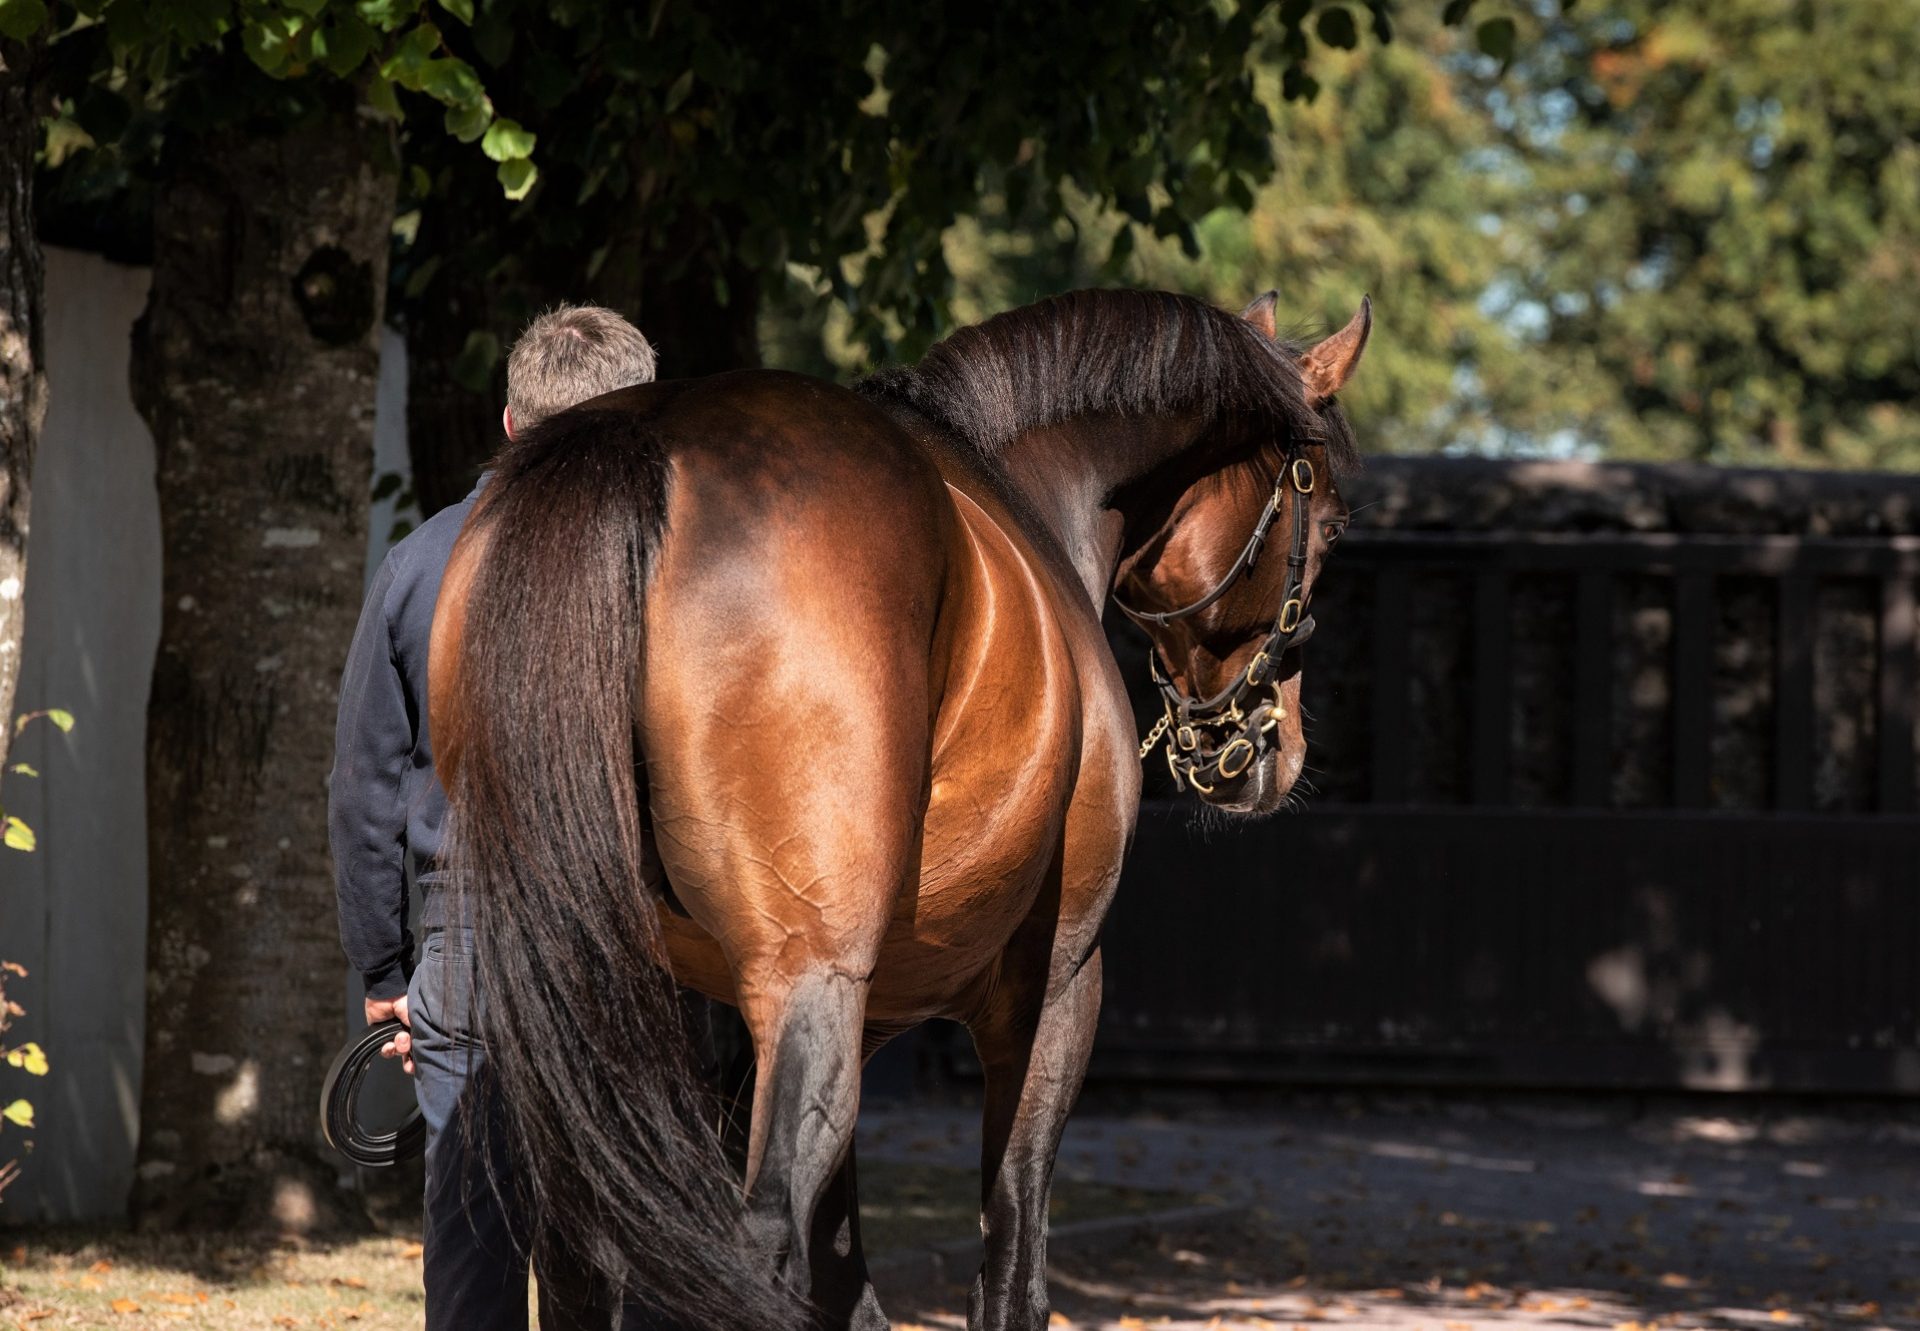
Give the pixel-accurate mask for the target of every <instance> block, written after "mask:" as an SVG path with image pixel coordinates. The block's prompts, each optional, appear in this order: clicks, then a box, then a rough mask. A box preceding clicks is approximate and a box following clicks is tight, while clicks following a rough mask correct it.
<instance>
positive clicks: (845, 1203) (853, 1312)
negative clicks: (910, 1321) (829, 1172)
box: [812, 1146, 887, 1331]
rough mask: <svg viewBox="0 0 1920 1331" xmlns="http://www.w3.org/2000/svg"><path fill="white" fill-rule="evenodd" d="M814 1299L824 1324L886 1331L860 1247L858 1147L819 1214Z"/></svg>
mask: <svg viewBox="0 0 1920 1331" xmlns="http://www.w3.org/2000/svg"><path fill="white" fill-rule="evenodd" d="M812 1262H813V1301H814V1303H815V1304H816V1305H817V1306H818V1307H819V1309H820V1312H821V1315H822V1317H823V1319H824V1325H826V1326H829V1327H835V1328H838V1327H843V1326H844V1327H846V1328H848V1331H886V1328H887V1316H886V1314H885V1313H883V1312H881V1311H880V1299H879V1297H878V1296H877V1295H876V1294H875V1293H874V1292H873V1281H872V1280H871V1279H870V1278H869V1277H868V1275H867V1257H866V1254H865V1253H864V1252H863V1251H862V1250H861V1247H860V1200H859V1184H858V1179H857V1177H856V1174H855V1170H854V1166H853V1148H852V1147H851V1146H849V1147H848V1148H847V1159H846V1163H845V1164H843V1165H841V1166H840V1171H839V1172H838V1173H837V1174H835V1175H834V1176H833V1181H832V1182H831V1183H829V1184H828V1185H827V1190H826V1192H824V1193H823V1194H821V1197H820V1205H819V1206H818V1207H817V1208H815V1210H814V1213H813V1235H812Z"/></svg>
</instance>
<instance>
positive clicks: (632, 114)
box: [398, 0, 1390, 382]
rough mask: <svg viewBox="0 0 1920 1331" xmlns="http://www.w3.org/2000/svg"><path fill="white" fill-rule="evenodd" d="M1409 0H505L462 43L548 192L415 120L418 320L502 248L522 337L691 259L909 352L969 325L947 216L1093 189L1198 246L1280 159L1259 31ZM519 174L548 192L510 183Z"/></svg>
mask: <svg viewBox="0 0 1920 1331" xmlns="http://www.w3.org/2000/svg"><path fill="white" fill-rule="evenodd" d="M1387 12H1388V6H1387V4H1385V3H1384V2H1383V0H1375V2H1373V3H1367V4H1347V5H1341V4H1319V5H1316V4H1313V3H1301V2H1300V0H1288V2H1287V3H1283V4H1278V5H1275V4H1260V3H1250V4H1238V5H1221V4H1216V3H1213V2H1212V0H1151V2H1149V3H1143V2H1142V0H1090V3H1089V4H1085V5H1080V6H1069V7H1062V6H1049V5H1034V6H977V5H965V6H962V5H942V4H933V5H916V6H901V5H895V4H890V3H883V2H882V0H861V2H860V3H851V4H846V5H841V6H828V7H822V6H792V5H776V4H766V5H747V6H744V7H742V6H729V7H728V8H727V12H726V15H725V18H724V19H723V18H722V17H721V16H720V15H718V14H717V13H715V12H713V11H710V10H703V9H701V8H699V7H695V6H677V5H663V4H654V5H650V6H634V5H615V4H592V3H581V4H570V5H561V6H553V5H547V4H539V3H534V2H533V0H479V3H478V4H477V5H476V6H475V10H474V18H473V23H472V26H471V28H470V29H468V30H465V31H463V32H462V33H460V34H459V35H458V37H457V38H456V36H455V35H454V34H452V33H449V34H448V40H449V42H450V43H452V44H453V45H454V46H455V48H456V49H457V50H459V51H460V52H462V53H464V54H465V55H466V56H467V57H468V59H469V61H470V63H471V64H472V65H473V67H474V68H475V69H476V70H478V71H479V73H480V76H481V78H482V79H483V80H484V82H485V84H486V86H487V89H488V92H489V94H490V96H491V97H492V99H493V101H494V103H495V105H496V106H497V107H498V108H499V112H498V114H499V115H500V116H502V117H504V118H508V119H502V120H501V121H500V122H498V124H497V125H496V130H498V137H497V139H496V138H495V137H494V135H493V133H492V132H489V137H488V138H487V139H485V140H483V141H482V147H483V149H484V150H485V151H487V153H488V154H489V155H492V153H493V152H494V151H495V149H496V148H504V147H511V148H512V149H514V150H516V151H520V150H523V149H524V150H527V151H530V150H531V148H532V146H533V144H534V142H536V141H537V143H538V153H537V156H538V159H539V161H540V163H541V166H542V170H543V172H544V173H545V179H544V180H543V181H542V182H541V183H540V185H539V187H538V188H537V189H534V190H531V191H529V189H528V184H529V182H528V181H526V180H525V179H523V178H522V177H520V176H519V175H518V174H516V173H515V172H514V171H512V170H510V169H509V166H508V165H507V164H504V163H503V164H502V165H501V167H500V169H499V171H498V185H497V186H489V184H488V183H487V182H486V181H485V180H484V179H483V178H482V176H481V173H480V171H479V170H478V168H477V167H476V164H475V163H473V162H472V161H471V160H470V159H468V158H466V157H464V156H462V155H460V154H457V153H454V152H452V151H450V150H449V147H448V145H447V144H446V143H445V141H444V140H438V141H436V140H434V139H433V138H431V137H429V136H427V135H425V134H423V133H421V132H419V131H418V130H416V129H413V128H411V127H410V130H409V137H408V142H407V145H406V149H405V151H406V154H407V157H408V159H409V161H411V162H413V163H415V164H417V165H418V166H419V167H421V168H422V169H421V171H420V172H418V173H417V174H416V176H415V179H414V180H413V183H412V186H411V188H410V190H409V195H408V198H407V200H406V202H405V203H404V204H403V207H404V208H406V209H409V210H412V209H418V210H419V211H420V215H421V219H422V220H421V222H420V229H419V231H418V233H417V239H416V241H415V244H414V245H413V246H411V247H409V251H408V252H405V253H403V254H402V256H401V258H400V262H399V264H398V272H399V273H400V275H401V276H400V280H401V282H402V283H403V287H402V294H401V296H400V300H399V301H398V304H399V305H400V307H401V308H402V310H403V312H404V313H405V315H406V317H408V318H409V319H428V318H434V317H441V316H442V315H443V312H444V311H445V310H446V309H448V308H449V307H450V306H470V305H471V304H472V303H473V298H472V297H468V298H466V299H462V298H461V295H460V286H461V284H462V283H472V282H473V280H474V275H475V274H476V272H478V273H480V274H483V275H484V286H485V288H486V298H487V300H488V302H489V304H490V306H491V311H490V312H491V314H492V320H493V321H492V326H491V328H490V330H489V331H490V332H491V333H492V334H493V335H494V336H495V338H496V339H497V340H502V341H504V340H505V339H506V338H508V337H510V336H511V335H512V334H513V333H514V332H516V331H517V325H518V324H519V323H520V322H521V321H522V320H523V319H524V318H525V316H526V314H527V313H528V312H529V311H530V309H531V308H533V307H534V306H536V305H538V304H539V303H540V302H541V301H542V300H546V299H552V298H554V297H555V296H558V295H571V296H574V297H576V298H577V297H579V296H581V295H583V294H586V293H587V290H588V289H592V290H594V291H597V292H599V293H600V294H601V296H602V298H603V299H611V300H614V302H615V303H623V302H622V301H621V299H620V297H622V296H624V297H625V298H626V299H625V302H624V303H626V304H628V305H629V307H631V306H632V305H634V304H638V303H639V301H640V293H641V292H642V290H653V289H655V288H657V286H658V285H659V284H661V283H675V284H679V286H680V287H681V288H682V289H684V290H685V291H687V292H688V293H689V296H688V299H690V300H691V299H698V300H700V301H702V302H704V303H707V304H710V305H713V306H716V307H729V308H732V309H734V310H737V311H742V310H743V311H751V309H752V308H753V305H754V303H755V300H756V299H757V297H758V296H759V295H760V294H761V293H762V292H767V293H771V294H773V295H774V296H775V297H776V299H778V300H781V301H797V302H798V303H799V304H800V305H801V306H803V307H812V308H813V309H814V310H816V311H818V310H819V309H821V308H823V307H824V306H827V305H832V306H834V307H837V308H838V309H840V310H841V311H844V313H845V316H846V318H847V321H848V331H849V335H850V336H851V337H853V338H854V339H856V340H857V341H858V342H859V343H860V344H861V345H862V346H863V347H865V348H866V349H867V351H868V353H869V354H870V355H872V356H875V357H879V356H898V355H904V356H910V355H913V354H916V353H917V351H918V350H919V349H920V348H922V347H924V346H925V345H926V344H927V343H928V342H929V341H931V340H932V339H933V338H934V337H936V336H938V335H939V334H940V333H942V332H943V331H945V329H946V328H947V327H949V326H950V320H949V316H948V309H947V303H948V301H949V299H950V298H951V296H952V294H953V285H952V275H951V273H950V272H949V270H948V267H947V262H946V255H945V251H944V249H943V247H942V245H941V235H942V233H943V232H944V231H945V230H946V228H948V227H949V226H951V225H953V223H954V222H955V221H956V220H957V219H960V218H962V217H966V216H968V215H971V214H972V213H974V212H976V211H977V210H978V209H979V208H980V207H981V206H982V202H983V200H985V199H988V198H990V197H991V198H1006V199H1010V200H1013V201H1014V205H1015V207H1016V208H1017V209H1018V210H1020V211H1021V212H1022V213H1023V214H1024V213H1027V212H1032V213H1033V214H1035V215H1038V216H1041V217H1048V218H1051V217H1059V216H1063V215H1064V214H1065V211H1066V208H1067V201H1068V199H1069V197H1071V196H1072V195H1076V194H1077V195H1080V196H1085V197H1091V198H1096V199H1100V200H1103V201H1105V202H1107V203H1109V204H1110V205H1111V206H1113V207H1115V208H1117V209H1119V210H1121V211H1123V212H1124V213H1125V214H1127V215H1128V216H1130V217H1132V218H1134V219H1136V220H1137V221H1138V222H1139V223H1140V225H1141V226H1142V227H1143V228H1144V229H1145V230H1146V231H1147V232H1148V233H1149V234H1152V235H1154V236H1157V237H1162V238H1166V239H1169V240H1171V241H1173V242H1174V243H1177V244H1180V245H1182V246H1184V247H1185V248H1187V249H1188V250H1189V251H1192V250H1194V248H1195V247H1196V246H1197V244H1198V241H1197V237H1196V235H1195V231H1194V227H1195V224H1196V223H1197V221H1198V220H1199V219H1201V218H1203V217H1205V216H1207V215H1208V214H1210V213H1212V212H1213V211H1214V210H1216V209H1217V208H1220V207H1222V206H1228V205H1234V204H1237V203H1243V202H1244V201H1246V200H1247V199H1248V198H1250V197H1251V191H1252V189H1253V188H1255V187H1257V186H1258V184H1259V183H1260V182H1261V181H1263V180H1265V179H1266V178H1268V177H1269V176H1270V175H1271V173H1272V170H1273V154H1272V132H1271V131H1272V121H1271V111H1270V107H1269V103H1268V101H1267V100H1266V99H1263V98H1261V97H1259V96H1257V95H1256V92H1255V86H1254V72H1253V71H1254V64H1255V61H1256V59H1257V57H1258V56H1259V55H1260V53H1261V52H1263V51H1264V52H1265V53H1266V55H1267V58H1268V59H1269V60H1270V61H1273V62H1277V63H1278V64H1281V65H1285V66H1289V67H1291V66H1295V65H1298V64H1300V63H1301V62H1303V61H1305V60H1307V59H1308V58H1309V57H1310V55H1311V53H1312V51H1313V50H1315V49H1317V48H1318V46H1319V45H1321V44H1334V45H1339V46H1343V47H1347V46H1353V47H1358V46H1360V45H1362V44H1363V40H1364V39H1363V37H1362V32H1361V25H1362V23H1363V21H1364V22H1366V23H1367V24H1368V25H1369V26H1370V28H1371V31H1372V33H1373V35H1374V37H1375V38H1376V39H1377V38H1379V37H1382V36H1385V35H1386V34H1388V33H1389V32H1390V28H1389V26H1388V21H1387ZM1297 91H1299V92H1300V93H1302V94H1303V95H1304V92H1305V88H1304V87H1303V88H1300V89H1298V90H1297ZM509 125H510V128H506V126H509ZM522 133H524V134H525V136H526V137H525V138H524V140H523V139H521V138H520V137H519V135H520V134H522ZM500 186H504V187H505V189H506V191H507V194H508V197H509V198H510V199H514V198H520V197H522V196H523V195H524V196H526V198H527V204H526V206H524V207H521V208H517V209H516V208H510V207H506V206H503V205H501V204H500V203H499V202H497V200H495V199H489V198H488V197H487V192H488V190H489V189H490V188H498V187H500ZM790 271H797V272H798V273H799V274H800V276H801V279H802V280H801V281H799V282H797V283H790V281H789V273H790ZM743 288H751V289H743ZM609 293H611V294H609ZM723 313H724V312H723ZM642 315H643V317H648V316H647V315H646V312H645V311H644V310H643V311H642ZM676 350H678V348H675V347H672V346H669V347H668V348H667V353H668V355H669V357H671V356H672V355H673V354H674V353H675V351H676ZM683 363H684V362H683ZM471 370H472V367H471V366H467V367H466V369H465V372H463V373H462V374H461V376H460V377H461V380H462V382H466V381H467V380H468V379H469V378H470V377H471Z"/></svg>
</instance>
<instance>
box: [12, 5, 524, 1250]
mask: <svg viewBox="0 0 1920 1331" xmlns="http://www.w3.org/2000/svg"><path fill="white" fill-rule="evenodd" d="M52 22H53V24H54V25H55V26H56V27H59V28H61V30H62V35H61V38H60V40H59V41H58V42H56V43H55V44H54V47H53V50H52V57H53V58H52V60H51V62H50V67H51V71H52V72H51V79H52V87H53V91H54V95H55V97H56V99H57V110H58V115H57V118H56V119H55V121H54V123H53V125H52V127H51V129H50V131H49V140H48V149H49V157H50V158H54V159H58V160H60V161H66V160H67V159H72V162H73V169H72V170H71V171H69V172H68V173H67V175H66V177H65V179H64V180H63V181H62V182H61V186H60V187H59V188H57V189H56V192H55V195H54V200H53V201H54V203H55V205H56V206H55V209H54V213H55V215H56V216H58V215H59V214H60V211H61V209H62V208H64V209H66V210H68V211H69V212H71V211H72V210H73V207H74V205H75V203H76V202H80V203H82V204H84V202H85V201H86V199H87V198H88V196H89V195H90V194H92V195H96V196H101V195H104V196H105V197H108V198H117V199H120V200H123V201H124V202H125V203H126V204H127V206H128V210H129V211H133V212H135V213H136V215H137V216H139V217H140V219H141V220H143V221H144V222H145V223H146V234H145V239H146V241H147V243H148V251H149V254H150V260H151V263H152V265H153V285H152V289H151V294H150V297H149V301H148V306H147V310H146V312H145V314H144V315H143V317H142V319H141V322H140V325H139V326H138V327H137V329H136V331H135V338H134V356H133V389H134V399H135V403H136V405H137V406H138V407H139V409H140V411H141V414H142V415H143V416H144V417H145V418H146V420H147V423H148V425H149V427H150V428H151V430H152V431H153V436H154V441H155V445H156V448H157V452H158V468H157V480H158V487H159V497H160V519H161V534H162V546H163V555H164V565H163V569H162V596H163V608H162V621H161V635H160V645H159V652H158V656H157V659H156V662H155V668H154V682H153V689H152V693H151V696H150V699H149V702H148V711H147V795H148V817H147V830H148V841H149V865H150V875H151V877H150V891H149V917H148V919H149V922H148V968H149V986H148V1009H147V1031H146V1035H147V1056H146V1060H145V1073H144V1079H143V1085H142V1103H141V1119H140V1122H141V1144H140V1170H139V1178H140V1187H139V1191H138V1195H137V1196H136V1198H135V1207H136V1210H141V1211H145V1212H148V1213H149V1214H152V1213H154V1212H164V1213H166V1214H168V1215H176V1216H177V1215H189V1216H201V1217H206V1218H211V1219H230V1218H231V1216H232V1212H233V1210H234V1209H235V1208H236V1207H240V1206H247V1207H254V1206H258V1205H260V1204H262V1203H265V1204H267V1205H270V1206H271V1207H272V1209H273V1212H274V1216H275V1219H276V1220H277V1221H278V1222H279V1223H281V1224H289V1225H300V1224H303V1223H308V1222H310V1221H312V1220H313V1219H314V1218H315V1211H316V1208H317V1206H318V1204H320V1203H321V1202H322V1201H324V1200H325V1199H326V1198H328V1197H329V1196H330V1195H331V1188H330V1178H331V1171H329V1170H326V1169H324V1168H323V1167H321V1166H320V1162H319V1154H318V1148H317V1143H316V1142H315V1139H314V1131H313V1105H314V1102H315V1101H314V1097H315V1094H316V1091H317V1078H318V1077H319V1075H320V1072H321V1070H322V1069H324V1068H325V1066H326V1064H327V1061H328V1059H329V1057H330V1056H331V1052H332V1050H333V1048H334V1046H335V1045H336V1044H337V1043H338V1035H339V979H338V977H339V961H338V942H337V937H338V934H337V927H336V924H335V919H334V907H333V901H334V893H333V886H332V878H331V874H330V873H329V872H328V868H327V862H326V856H325V852H324V850H323V849H322V848H323V847H324V845H325V831H324V819H325V802H326V773H327V769H328V767H329V765H330V760H331V741H332V732H333V714H334V705H335V699H336V696H337V683H338V678H339V668H340V661H341V658H342V655H343V654H344V649H345V644H346V642H347V641H348V639H349V637H350V636H351V634H352V631H353V625H354V622H355V619H356V618H357V615H358V611H359V606H360V594H361V580H362V570H363V567H364V563H365V557H366V535H367V533H366V515H367V506H368V478H369V473H370V471H371V468H372V432H373V415H374V404H375V392H374V390H375V383H376V380H377V374H378V363H379V350H378V339H379V329H380V325H381V319H382V312H383V309H384V305H385V297H386V289H387V266H388V254H389V249H390V237H391V229H392V221H393V200H394V195H395V182H396V179H397V175H398V166H399V163H398V158H397V154H396V151H395V144H394V131H393V123H392V122H393V120H394V119H395V118H396V117H397V116H398V115H399V113H400V107H399V104H398V101H397V95H396V88H397V87H410V88H418V89H420V90H421V91H422V92H423V93H424V94H428V95H430V96H431V97H432V98H434V99H436V101H437V102H438V103H441V104H443V105H444V108H445V115H446V118H447V121H448V123H449V125H450V126H451V127H454V128H457V129H458V131H459V132H460V133H461V134H469V131H471V134H470V136H471V137H481V136H483V135H485V134H488V133H492V132H494V130H495V128H496V127H495V126H494V125H493V124H492V116H491V111H490V108H488V107H487V106H486V103H485V95H484V92H483V90H482V89H481V88H480V86H479V83H478V80H477V79H476V78H475V77H474V75H473V74H472V71H471V70H470V69H467V68H466V67H465V66H464V65H463V64H461V63H460V62H459V61H457V60H454V59H452V58H450V57H448V56H446V55H445V54H444V53H443V52H442V50H441V42H440V39H439V35H438V31H437V29H435V28H434V27H433V25H432V24H431V23H430V22H428V21H426V20H425V19H424V18H423V17H422V16H421V11H420V9H419V6H418V5H414V4H389V3H382V4H338V5H331V6H329V5H325V4H304V3H303V4H293V5H286V6H281V5H276V4H272V3H261V2H259V0H248V2H247V3H241V4H237V5H214V6H199V7H194V6H162V5H157V4H156V5H146V4H142V3H137V2H136V0H105V2H104V3H96V4H91V5H82V6H80V7H79V8H78V9H77V10H76V11H73V12H65V11H62V12H59V13H56V14H55V15H53V16H52ZM376 48H378V51H377V54H378V56H379V59H378V62H377V66H376V62H375V56H376ZM499 137H500V136H499V135H498V134H497V133H496V134H495V138H496V140H497V139H498V138H499ZM503 156H505V157H506V158H507V159H509V160H513V157H514V155H513V154H503ZM519 168H520V169H523V171H526V172H530V170H531V168H530V167H529V166H528V164H527V163H526V162H525V161H524V157H521V158H520V159H519ZM135 182H137V187H136V184H135ZM123 229H131V228H123ZM263 1184H266V1185H269V1186H262V1185H263Z"/></svg>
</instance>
